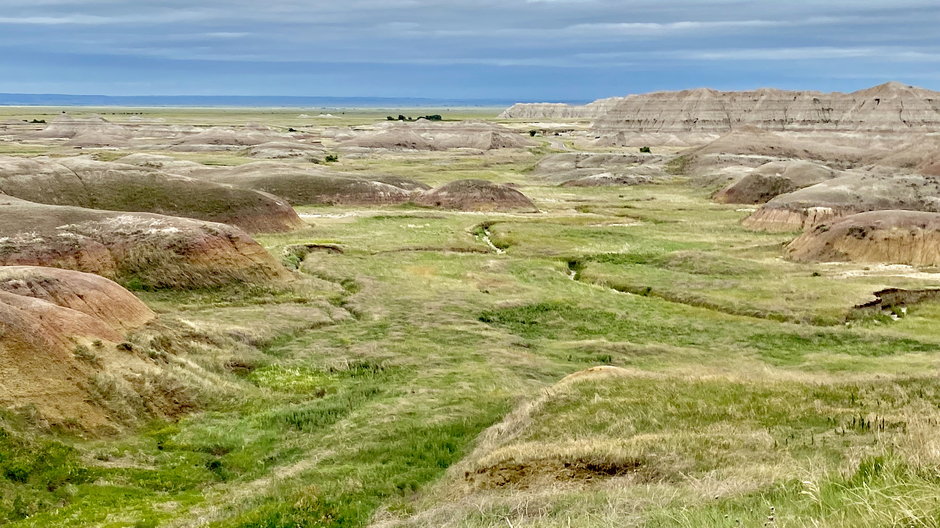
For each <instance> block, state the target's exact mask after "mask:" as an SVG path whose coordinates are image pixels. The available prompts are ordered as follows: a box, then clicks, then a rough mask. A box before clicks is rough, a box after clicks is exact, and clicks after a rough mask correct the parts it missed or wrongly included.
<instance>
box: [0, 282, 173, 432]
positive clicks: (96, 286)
mask: <svg viewBox="0 0 940 528" xmlns="http://www.w3.org/2000/svg"><path fill="white" fill-rule="evenodd" d="M153 317H154V315H153V313H152V312H151V311H150V310H149V309H148V308H147V307H146V306H145V305H144V304H143V303H141V302H140V301H139V300H138V299H137V298H136V297H134V295H132V294H131V293H130V292H128V291H127V290H125V289H123V288H121V287H120V286H118V285H117V284H115V283H114V282H111V281H109V280H107V279H105V278H102V277H99V276H97V275H90V274H86V273H79V272H75V271H67V270H59V269H54V268H33V267H15V268H5V267H0V326H2V328H3V333H2V335H0V406H3V407H7V408H10V407H13V408H22V407H32V408H33V409H35V411H37V412H38V414H39V416H40V417H42V418H43V419H45V420H47V421H49V422H50V423H53V424H64V425H70V426H73V427H75V426H77V427H81V428H85V429H94V428H97V427H101V426H105V425H107V424H108V422H109V417H108V412H107V411H106V409H104V408H103V407H102V406H101V405H99V404H97V403H95V402H94V401H93V399H92V398H91V390H92V387H91V385H92V378H93V376H94V375H95V374H96V373H97V372H100V371H102V370H108V369H110V370H122V371H126V370H132V369H138V370H144V369H146V368H147V366H146V364H145V363H144V362H143V361H140V360H138V359H136V358H135V357H133V356H131V355H129V354H127V353H126V352H124V353H122V352H120V351H117V350H115V349H114V346H113V345H114V344H115V343H117V342H119V341H121V340H122V339H123V335H124V332H126V331H127V330H130V329H133V328H138V327H140V326H142V325H143V324H145V323H147V322H148V321H150V320H151V319H153Z"/></svg>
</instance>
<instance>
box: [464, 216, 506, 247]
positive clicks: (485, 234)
mask: <svg viewBox="0 0 940 528" xmlns="http://www.w3.org/2000/svg"><path fill="white" fill-rule="evenodd" d="M492 226H493V224H492V223H491V222H483V223H482V224H479V225H477V226H476V227H475V228H474V229H473V230H472V232H473V233H476V234H477V235H478V236H479V237H480V239H481V240H483V243H484V244H486V245H487V247H489V248H490V249H492V250H493V252H494V253H496V254H497V255H502V254H504V253H506V250H505V249H503V248H501V247H499V246H497V245H496V244H494V243H493V238H492V237H493V233H492V232H490V227H492Z"/></svg>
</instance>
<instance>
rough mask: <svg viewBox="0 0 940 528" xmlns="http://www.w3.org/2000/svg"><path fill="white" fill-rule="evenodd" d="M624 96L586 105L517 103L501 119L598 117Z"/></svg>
mask: <svg viewBox="0 0 940 528" xmlns="http://www.w3.org/2000/svg"><path fill="white" fill-rule="evenodd" d="M622 99H624V98H623V97H609V98H607V99H598V100H597V101H594V102H592V103H588V104H586V105H569V104H564V103H516V104H514V105H512V106H511V107H509V108H507V109H506V110H503V112H502V113H501V114H499V118H500V119H597V118H598V117H601V116H603V115H604V114H606V113H607V112H608V111H610V110H611V109H612V108H613V107H614V106H615V105H616V104H617V103H618V102H620V101H621V100H622Z"/></svg>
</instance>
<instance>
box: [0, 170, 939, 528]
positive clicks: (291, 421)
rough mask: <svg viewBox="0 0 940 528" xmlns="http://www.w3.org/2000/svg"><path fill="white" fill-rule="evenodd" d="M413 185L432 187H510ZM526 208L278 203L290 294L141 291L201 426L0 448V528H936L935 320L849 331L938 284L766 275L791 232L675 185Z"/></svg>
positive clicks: (879, 322) (883, 272)
mask: <svg viewBox="0 0 940 528" xmlns="http://www.w3.org/2000/svg"><path fill="white" fill-rule="evenodd" d="M342 163H344V164H345V165H344V168H345V169H348V170H353V171H355V170H364V169H366V168H374V167H373V165H372V164H370V162H367V161H359V160H352V159H351V160H343V162H342ZM422 163H425V164H429V165H432V166H436V167H438V168H439V169H437V171H436V172H432V173H430V176H425V178H426V180H427V181H425V183H428V184H437V183H440V182H442V181H448V180H453V179H458V178H462V177H478V176H481V175H482V176H485V177H488V178H489V179H494V180H497V181H518V182H524V181H526V179H527V175H526V173H525V170H526V168H527V166H529V165H531V163H529V162H527V161H525V160H522V161H520V160H519V159H515V158H506V159H496V160H487V161H485V162H484V161H480V160H468V159H456V160H453V161H448V160H447V158H446V154H429V155H428V159H426V160H423V161H422ZM448 163H450V164H451V165H448ZM380 165H381V169H382V170H384V171H386V172H390V173H401V174H405V173H411V171H412V170H413V169H414V166H415V162H414V161H409V160H401V159H398V160H396V159H391V160H386V161H383V162H381V164H380ZM412 176H414V177H417V178H421V177H422V176H421V174H417V175H415V174H413V173H412ZM523 189H524V191H525V193H526V195H527V196H529V197H530V198H532V199H533V201H534V202H535V203H536V204H537V205H538V206H539V208H540V209H541V212H539V213H531V214H524V213H520V214H499V213H493V214H479V213H472V214H471V213H459V212H444V211H438V210H430V209H422V208H416V207H412V206H396V207H389V208H384V209H380V208H367V209H363V208H350V207H300V208H298V212H299V213H300V214H301V217H302V218H304V219H305V220H306V221H307V222H308V223H310V227H309V228H308V229H305V230H301V231H296V232H292V233H288V234H278V235H264V236H259V237H257V239H258V240H259V241H260V242H261V243H262V244H263V245H264V246H265V247H266V248H267V249H268V250H269V251H270V252H271V253H272V254H273V255H275V256H276V257H277V258H279V259H282V260H284V262H285V263H287V264H288V265H289V266H291V267H293V268H295V269H296V270H297V271H298V278H297V279H296V280H295V281H293V282H292V283H291V284H290V285H289V286H285V287H283V288H253V289H248V290H234V289H232V290H217V291H216V290H212V291H193V292H165V291H155V292H146V291H145V292H140V293H139V295H140V296H141V298H142V299H143V300H144V301H145V302H147V303H148V304H149V305H150V306H151V307H152V308H154V309H155V310H156V311H157V312H158V313H159V314H160V317H161V321H162V322H163V324H165V325H166V326H167V328H168V329H169V331H172V332H174V333H175V335H180V336H183V337H185V338H186V339H188V340H189V341H190V342H191V343H192V346H191V353H190V354H189V355H187V356H181V357H169V358H167V361H168V362H169V363H170V364H176V365H178V368H179V371H180V372H183V373H185V372H188V373H194V372H199V373H200V374H199V375H200V376H203V377H204V379H203V380H202V382H203V386H204V387H205V389H204V391H205V393H204V394H200V395H199V399H201V400H202V401H205V402H208V403H207V404H206V405H205V407H204V408H203V409H200V410H198V411H197V412H195V413H191V414H186V415H183V416H182V417H181V418H180V419H179V420H178V421H175V422H174V421H159V422H155V423H152V424H145V425H142V426H141V427H140V428H139V430H137V431H136V432H134V433H133V434H131V435H130V436H127V435H124V436H117V437H107V438H97V439H85V440H83V439H80V438H77V437H76V436H74V435H71V434H69V433H66V432H63V433H62V434H60V435H58V436H57V437H56V438H55V439H48V438H46V437H40V436H35V435H32V434H30V433H22V434H19V435H14V436H9V435H8V436H4V437H0V462H3V463H4V468H5V471H6V472H7V473H8V475H9V474H10V472H11V471H12V472H14V473H15V475H14V476H17V475H18V477H17V478H19V479H20V480H21V481H22V482H26V483H29V484H30V485H29V486H26V487H24V486H21V485H13V484H4V486H5V487H2V488H0V492H2V493H3V496H4V498H3V500H2V501H0V502H2V503H3V511H4V515H5V516H6V517H5V520H6V521H8V524H9V526H13V527H49V526H101V527H123V526H136V527H145V526H173V527H195V526H212V527H220V528H221V527H271V528H273V527H294V526H337V527H339V526H344V527H352V526H369V525H374V526H426V527H438V526H452V527H484V526H487V527H510V528H520V527H548V526H557V527H566V526H579V527H582V526H597V527H601V526H649V527H659V526H664V527H665V526H688V527H693V526H694V527H701V526H715V527H719V526H721V527H724V526H727V527H736V526H781V527H782V526H788V527H789V526H794V527H795V526H832V527H834V526H872V527H874V526H938V525H940V501H938V500H937V497H940V470H938V467H940V466H938V464H940V440H937V438H936V435H935V430H936V425H937V423H940V422H938V421H940V389H938V384H937V377H936V372H937V370H936V369H937V366H938V365H940V358H938V355H937V351H938V350H940V332H938V331H937V329H936V324H935V322H936V320H937V318H938V317H940V304H936V303H932V302H928V303H923V304H919V305H915V306H911V307H909V308H908V309H907V311H906V312H905V313H900V312H899V313H898V314H896V316H900V317H899V318H898V317H893V316H892V314H886V313H882V312H875V313H871V312H864V311H859V310H855V309H853V307H854V306H856V305H860V304H863V303H865V302H867V301H869V300H871V299H872V298H873V297H872V294H873V292H875V291H878V290H881V289H883V288H887V287H903V288H915V289H916V288H925V287H931V286H933V285H935V284H936V283H937V279H938V278H940V270H938V273H936V274H935V273H933V270H929V269H927V270H914V269H912V268H906V267H897V266H895V267H877V266H870V267H865V266H861V265H850V264H818V265H807V264H795V263H791V262H787V261H784V260H783V259H782V258H781V254H782V247H783V244H785V243H786V242H788V241H789V240H791V239H792V238H793V237H794V234H793V233H782V234H780V233H777V234H766V233H756V232H752V231H748V230H745V229H744V228H743V227H741V226H740V224H739V222H740V220H741V219H742V218H743V217H744V216H746V215H747V214H748V213H747V211H743V210H741V208H740V206H731V205H719V204H715V203H713V202H711V201H710V200H709V198H708V197H709V194H710V191H711V189H704V188H699V187H696V186H693V185H690V184H689V183H688V182H685V181H683V180H682V179H681V178H676V179H673V180H670V181H668V182H666V183H660V184H647V185H639V186H634V187H600V188H564V187H556V186H548V185H542V184H539V183H537V182H532V181H529V183H528V184H525V185H524V187H523ZM214 340H215V341H214ZM222 342H224V343H228V342H235V343H237V344H238V347H235V348H232V347H228V346H221V345H219V346H217V345H218V343H222ZM141 346H148V347H151V348H152V349H154V350H156V348H157V347H156V346H155V345H153V343H149V344H148V343H144V344H143V345H141ZM221 350H225V352H224V353H223V352H220V351H221ZM233 350H234V351H233ZM596 367H602V368H596ZM586 369H593V370H590V371H587V372H582V371H585V370H586ZM579 372H582V373H581V374H576V373H579ZM115 390H118V389H115ZM101 394H102V397H103V398H107V397H108V394H107V391H104V390H103V391H102V393H101ZM3 419H4V423H5V424H6V425H7V426H8V428H9V429H10V430H11V431H15V430H19V429H18V427H19V426H18V423H19V422H18V420H20V418H18V417H15V416H6V417H4V418H3ZM18 468H19V470H20V471H21V473H16V471H18ZM7 482H12V481H7Z"/></svg>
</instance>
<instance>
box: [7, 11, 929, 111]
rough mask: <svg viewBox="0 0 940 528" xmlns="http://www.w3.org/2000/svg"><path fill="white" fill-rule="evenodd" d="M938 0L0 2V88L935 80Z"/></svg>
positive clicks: (655, 86) (536, 92) (335, 90)
mask: <svg viewBox="0 0 940 528" xmlns="http://www.w3.org/2000/svg"><path fill="white" fill-rule="evenodd" d="M938 28H940V2H938V1H937V0H893V1H875V0H825V1H821V0H820V1H802V0H773V1H767V0H750V1H747V0H698V1H693V0H678V1H671V0H658V1H654V0H646V1H641V0H471V1H463V0H459V1H458V0H446V1H445V0H381V1H380V0H342V1H335V0H334V1H322V0H307V1H303V0H224V1H221V0H207V1H205V0H204V1H198V0H195V1H191V0H190V1H183V0H164V1H159V2H157V1H136V0H123V1H122V0H0V92H18V93H67V94H104V95H301V96H347V97H348V96H363V97H374V96H388V97H430V98H500V99H513V100H559V101H563V100H591V99H595V98H599V97H607V96H614V95H624V94H627V93H636V92H645V91H651V90H667V89H681V88H692V87H699V86H709V87H714V88H719V89H749V88H757V87H761V86H774V87H779V88H790V89H796V88H807V89H819V90H840V91H850V90H855V89H858V88H862V87H867V86H870V85H873V84H877V83H881V82H884V81H888V80H898V81H902V82H906V83H910V84H916V85H920V86H925V87H928V88H933V89H940V68H938V67H940V30H938Z"/></svg>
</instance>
